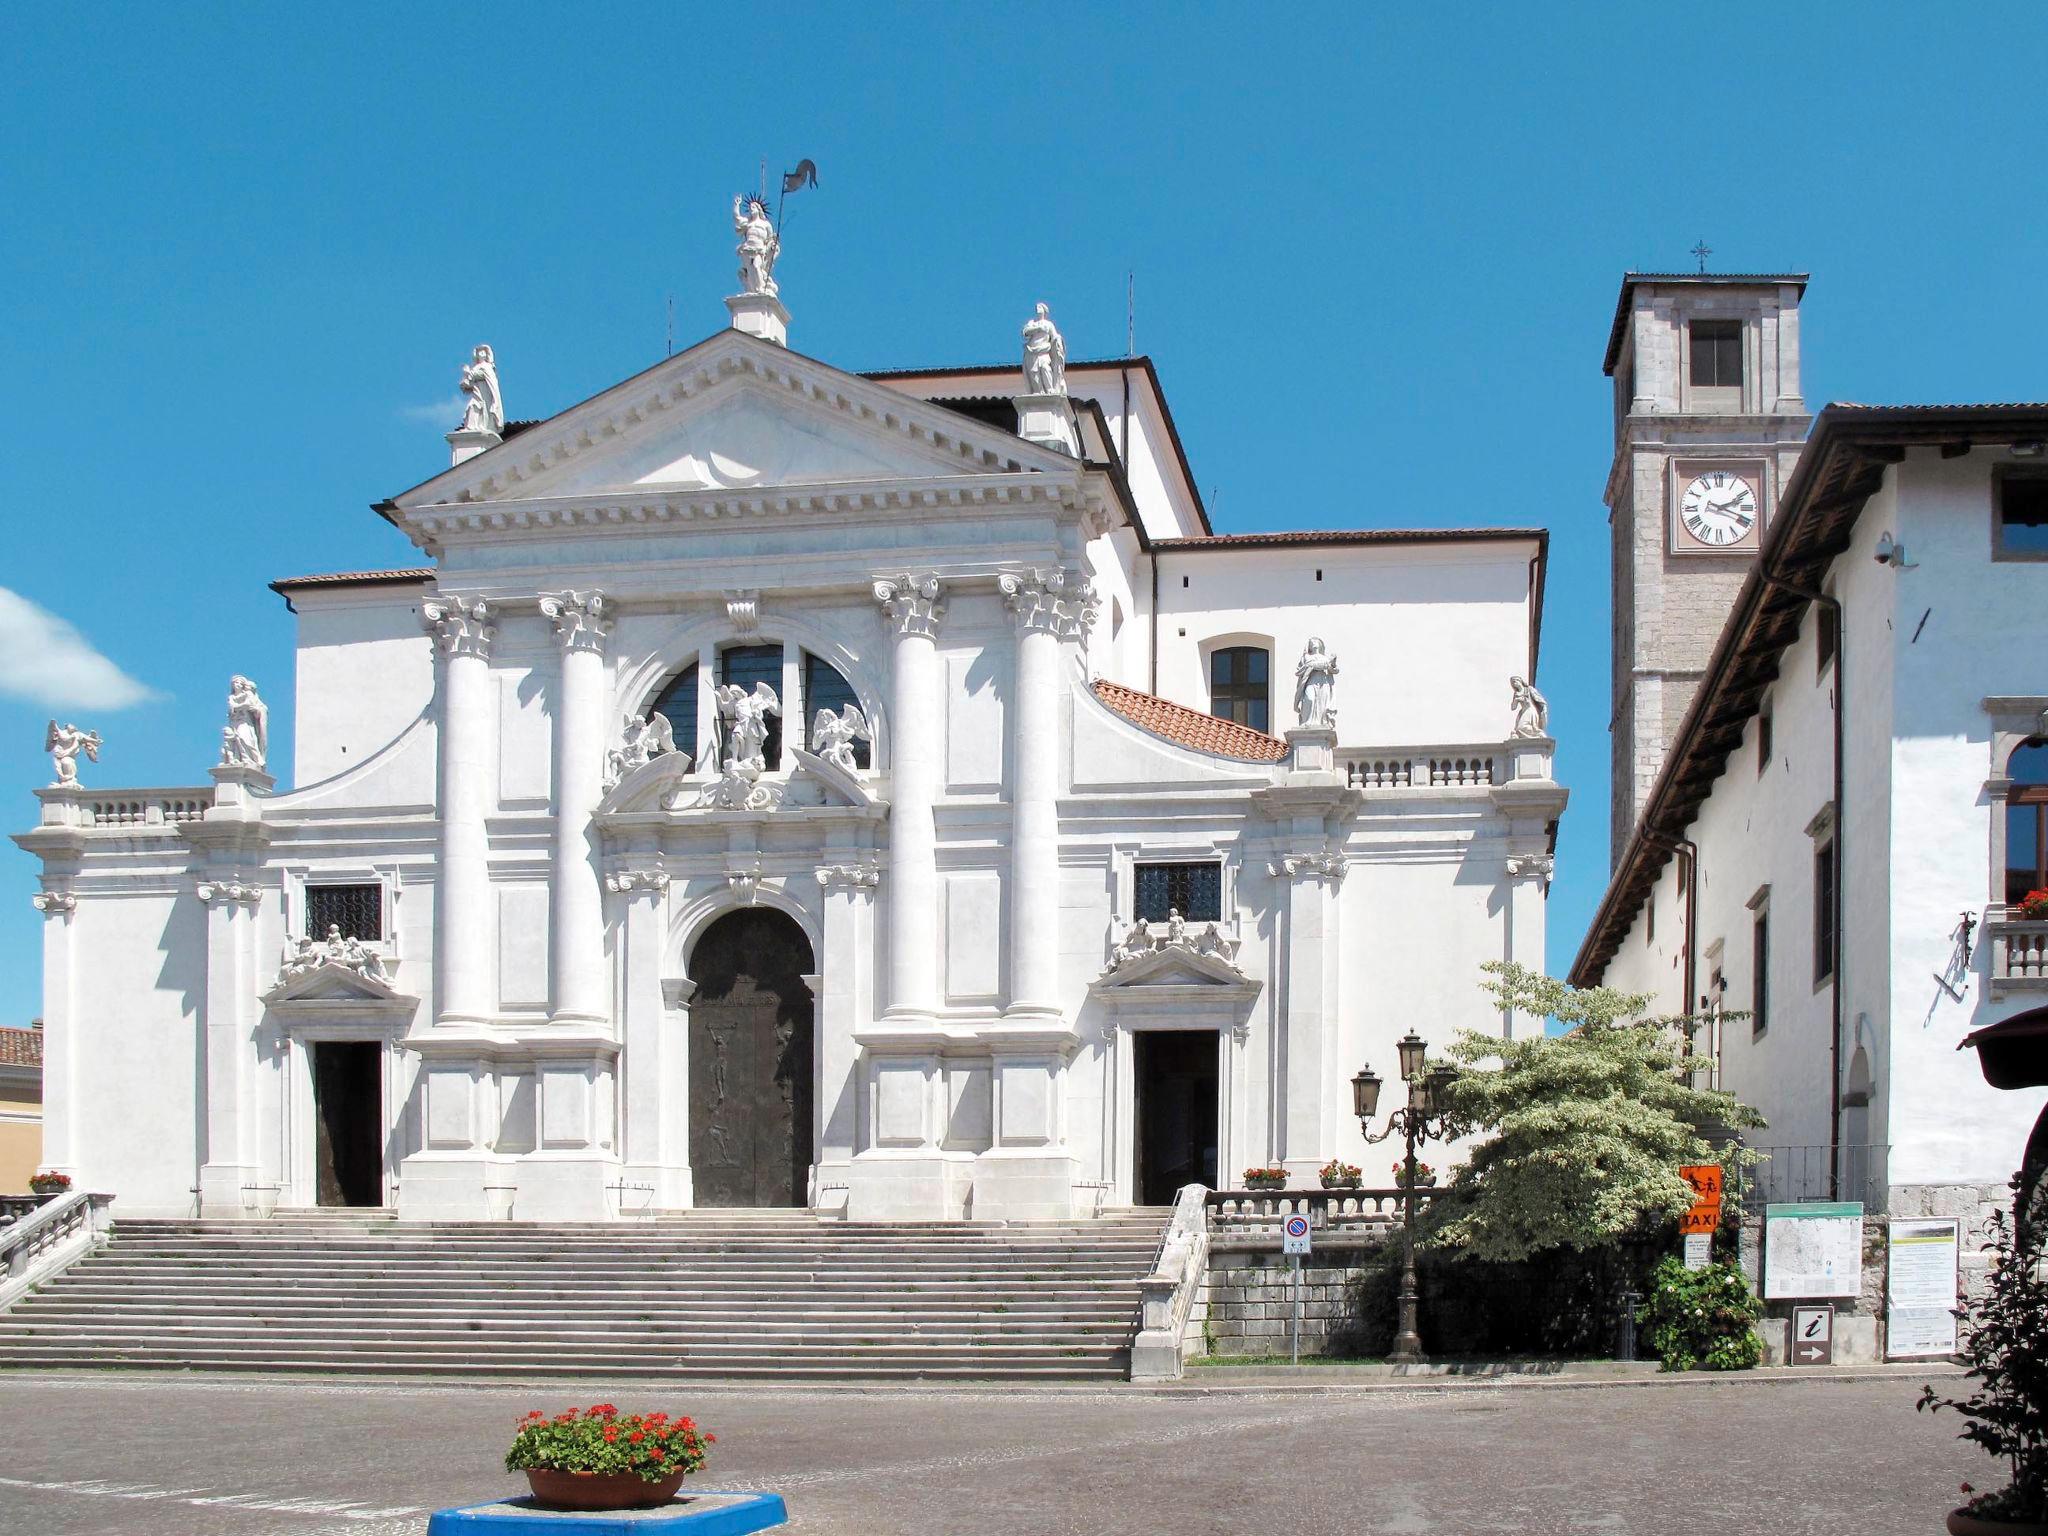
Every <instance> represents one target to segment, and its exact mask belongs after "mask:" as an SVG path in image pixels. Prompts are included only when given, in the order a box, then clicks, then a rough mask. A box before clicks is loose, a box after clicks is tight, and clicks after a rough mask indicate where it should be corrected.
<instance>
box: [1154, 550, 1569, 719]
mask: <svg viewBox="0 0 2048 1536" xmlns="http://www.w3.org/2000/svg"><path fill="white" fill-rule="evenodd" d="M1535 552H1536V551H1535V546H1534V544H1533V543H1531V544H1521V543H1507V542H1501V543H1487V544H1464V545H1448V546H1447V545H1440V544H1392V545H1387V544H1366V545H1357V544H1352V545H1322V546H1307V547H1290V546H1284V545H1283V546H1252V547H1241V548H1236V549H1231V550H1228V551H1224V550H1210V551H1203V552H1200V553H1174V552H1165V553H1162V554H1161V555H1160V556H1159V560H1160V576H1159V607H1160V619H1159V630H1160V637H1159V646H1160V659H1159V689H1158V691H1159V693H1160V694H1161V695H1163V696H1164V697H1166V698H1169V699H1172V700H1174V701H1175V702H1176V703H1181V704H1186V705H1188V706H1189V707H1191V708H1194V709H1201V710H1206V709H1208V707H1209V679H1208V670H1207V669H1208V659H1207V653H1206V651H1205V649H1204V642H1205V641H1212V640H1218V639H1227V638H1229V637H1238V636H1250V637H1270V638H1271V641H1272V647H1273V657H1272V690H1273V698H1272V729H1273V731H1274V733H1275V734H1276V735H1277V734H1280V733H1281V732H1283V731H1285V730H1286V728H1287V727H1289V726H1291V725H1293V724H1294V721H1295V712H1294V664H1295V662H1296V660H1297V659H1298V658H1299V657H1300V655H1301V653H1302V650H1303V648H1304V647H1305V646H1306V645H1307V644H1308V641H1309V638H1310V637H1311V636H1313V635H1319V636H1321V637H1322V639H1323V641H1324V642H1325V643H1326V644H1327V645H1328V646H1329V647H1330V649H1331V650H1333V651H1334V652H1336V655H1337V663H1338V668H1339V670H1338V675H1337V726H1338V732H1339V737H1340V739H1341V740H1342V741H1343V742H1344V743H1345V744H1346V745H1356V746H1366V745H1375V746H1377V745H1387V746H1397V745H1410V744H1415V745H1420V744H1424V743H1430V742H1443V743H1451V742H1481V741H1499V740H1501V739H1502V738H1503V737H1505V736H1506V734H1507V731H1508V726H1509V724H1510V723H1511V712H1510V710H1509V708H1508V678H1509V677H1510V676H1511V675H1512V674H1515V673H1521V674H1523V675H1525V676H1526V675H1527V673H1528V667H1529V595H1530V594H1529V562H1530V560H1531V559H1532V558H1534V556H1535ZM1318 570H1320V571H1321V572H1322V578H1323V579H1322V580H1321V581H1317V580H1316V572H1317V571H1318ZM1184 582H1185V584H1183V583H1184ZM1561 724H1564V723H1561ZM1567 728H1568V727H1567Z"/></svg>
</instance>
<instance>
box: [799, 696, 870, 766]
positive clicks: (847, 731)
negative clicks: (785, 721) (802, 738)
mask: <svg viewBox="0 0 2048 1536" xmlns="http://www.w3.org/2000/svg"><path fill="white" fill-rule="evenodd" d="M872 739H873V738H872V737H870V736H869V735H868V717H867V716H866V715H864V714H862V713H861V712H860V706H859V705H857V704H842V705H840V706H839V712H838V713H837V714H834V713H833V712H832V711H831V710H829V709H821V710H819V711H818V713H817V715H816V716H815V717H814V718H813V719H812V721H811V750H812V751H813V752H815V753H817V754H818V756H820V757H822V758H823V759H825V761H826V762H828V763H830V764H831V765H832V766H833V767H834V768H839V769H843V770H844V771H845V772H847V773H856V772H858V771H859V770H860V764H859V763H857V762H856V761H854V755H853V744H854V743H855V742H856V741H869V740H872Z"/></svg>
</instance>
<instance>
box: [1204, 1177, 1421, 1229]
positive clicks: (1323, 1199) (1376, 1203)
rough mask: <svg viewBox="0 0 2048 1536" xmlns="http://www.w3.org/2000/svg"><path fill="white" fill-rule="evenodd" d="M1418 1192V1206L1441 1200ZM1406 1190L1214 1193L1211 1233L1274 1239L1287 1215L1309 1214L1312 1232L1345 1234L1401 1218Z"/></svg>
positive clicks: (1210, 1196)
mask: <svg viewBox="0 0 2048 1536" xmlns="http://www.w3.org/2000/svg"><path fill="white" fill-rule="evenodd" d="M1435 1195H1436V1190H1435V1189H1434V1188H1428V1189H1418V1190H1416V1192H1415V1203H1416V1204H1417V1205H1422V1204H1425V1203H1427V1202H1428V1201H1429V1200H1431V1199H1433V1198H1435ZM1405 1198H1406V1191H1405V1190H1399V1189H1212V1190H1210V1191H1209V1193H1208V1196H1207V1204H1208V1207H1209V1230H1210V1231H1211V1232H1212V1233H1215V1234H1218V1235H1219V1236H1220V1235H1224V1234H1228V1235H1230V1236H1261V1235H1265V1236H1272V1237H1275V1238H1277V1237H1278V1235H1279V1232H1280V1224H1281V1222H1283V1221H1284V1220H1285V1219H1286V1218H1287V1217H1289V1216H1294V1215H1304V1216H1307V1217H1308V1219H1309V1227H1310V1229H1311V1231H1316V1232H1321V1231H1341V1230H1344V1229H1358V1228H1364V1227H1371V1226H1379V1225H1385V1224H1388V1223H1392V1222H1397V1221H1399V1220H1400V1219H1401V1202H1402V1200H1403V1199H1405Z"/></svg>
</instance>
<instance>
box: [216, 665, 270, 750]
mask: <svg viewBox="0 0 2048 1536" xmlns="http://www.w3.org/2000/svg"><path fill="white" fill-rule="evenodd" d="M269 757H270V706H269V705H267V704H265V703H264V702H263V700H262V699H260V698H258V697H257V696H256V685H255V684H254V683H252V682H250V681H249V679H248V678H246V677H233V678H230V679H228V723H227V724H226V726H224V727H223V728H222V729H221V733H220V761H221V766H222V767H223V768H261V767H262V766H263V765H264V763H265V762H267V761H268V760H269Z"/></svg>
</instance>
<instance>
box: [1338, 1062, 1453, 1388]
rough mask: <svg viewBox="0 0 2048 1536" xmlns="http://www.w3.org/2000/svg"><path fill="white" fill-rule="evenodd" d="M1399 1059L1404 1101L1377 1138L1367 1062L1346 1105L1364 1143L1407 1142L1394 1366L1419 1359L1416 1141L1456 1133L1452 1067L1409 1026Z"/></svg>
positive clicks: (1374, 1092)
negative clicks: (1449, 1091) (1449, 1105)
mask: <svg viewBox="0 0 2048 1536" xmlns="http://www.w3.org/2000/svg"><path fill="white" fill-rule="evenodd" d="M1395 1051H1396V1052H1397V1053H1398V1054H1399V1056H1400V1058H1401V1079H1402V1081H1403V1082H1405V1083H1407V1085H1408V1104H1407V1107H1406V1108H1404V1109H1397V1110H1394V1111H1392V1112H1391V1113H1390V1114H1389V1115H1388V1116H1387V1128H1386V1129H1385V1130H1384V1131H1381V1132H1380V1133H1379V1134H1378V1135H1377V1136H1375V1135H1374V1134H1373V1131H1372V1121H1373V1116H1374V1115H1376V1114H1377V1113H1378V1112H1379V1107H1380V1079H1379V1075H1378V1074H1377V1073H1375V1072H1374V1071H1373V1069H1372V1068H1371V1067H1370V1066H1364V1067H1360V1068H1359V1069H1358V1075H1357V1076H1356V1077H1354V1078H1352V1079H1351V1105H1352V1108H1353V1110H1354V1111H1355V1112H1356V1113H1357V1115H1358V1128H1359V1130H1360V1131H1362V1132H1363V1133H1364V1135H1365V1139H1366V1140H1367V1141H1368V1142H1373V1143H1378V1142H1382V1141H1385V1140H1387V1139H1388V1138H1389V1137H1391V1136H1399V1137H1401V1138H1402V1139H1403V1140H1404V1141H1405V1142H1406V1144H1407V1152H1406V1155H1405V1157H1404V1158H1403V1161H1402V1168H1403V1170H1404V1171H1405V1173H1406V1174H1407V1177H1406V1178H1405V1179H1404V1180H1403V1181H1402V1182H1403V1184H1404V1185H1405V1188H1404V1189H1403V1190H1402V1192H1401V1316H1400V1325H1399V1327H1398V1328H1397V1329H1396V1331H1395V1333H1394V1347H1393V1349H1392V1350H1390V1351H1389V1352H1388V1354H1387V1359H1388V1360H1390V1361H1392V1362H1393V1363H1394V1364H1396V1365H1418V1364H1420V1363H1421V1361H1422V1335H1421V1334H1420V1333H1419V1332H1418V1331H1417V1329H1416V1326H1415V1324H1416V1315H1415V1313H1416V1302H1417V1299H1418V1290H1417V1286H1416V1282H1415V1144H1416V1143H1417V1142H1418V1141H1427V1140H1428V1139H1429V1138H1430V1137H1431V1136H1437V1137H1442V1138H1444V1139H1449V1138H1450V1137H1451V1136H1453V1135H1455V1134H1456V1133H1455V1131H1453V1129H1452V1127H1451V1120H1450V1117H1449V1116H1448V1115H1447V1114H1446V1113H1445V1106H1444V1090H1445V1089H1446V1088H1448V1087H1449V1086H1450V1084H1451V1080H1452V1079H1453V1078H1455V1077H1456V1076H1457V1069H1456V1068H1455V1067H1448V1066H1439V1067H1430V1066H1428V1065H1427V1062H1428V1057H1429V1046H1428V1045H1427V1043H1426V1042H1424V1040H1423V1038H1422V1037H1421V1036H1420V1035H1418V1034H1416V1033H1415V1031H1414V1030H1412V1029H1411V1030H1409V1031H1408V1033H1407V1034H1405V1035H1403V1036H1402V1037H1401V1039H1400V1040H1399V1042H1397V1043H1396V1045H1395Z"/></svg>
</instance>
